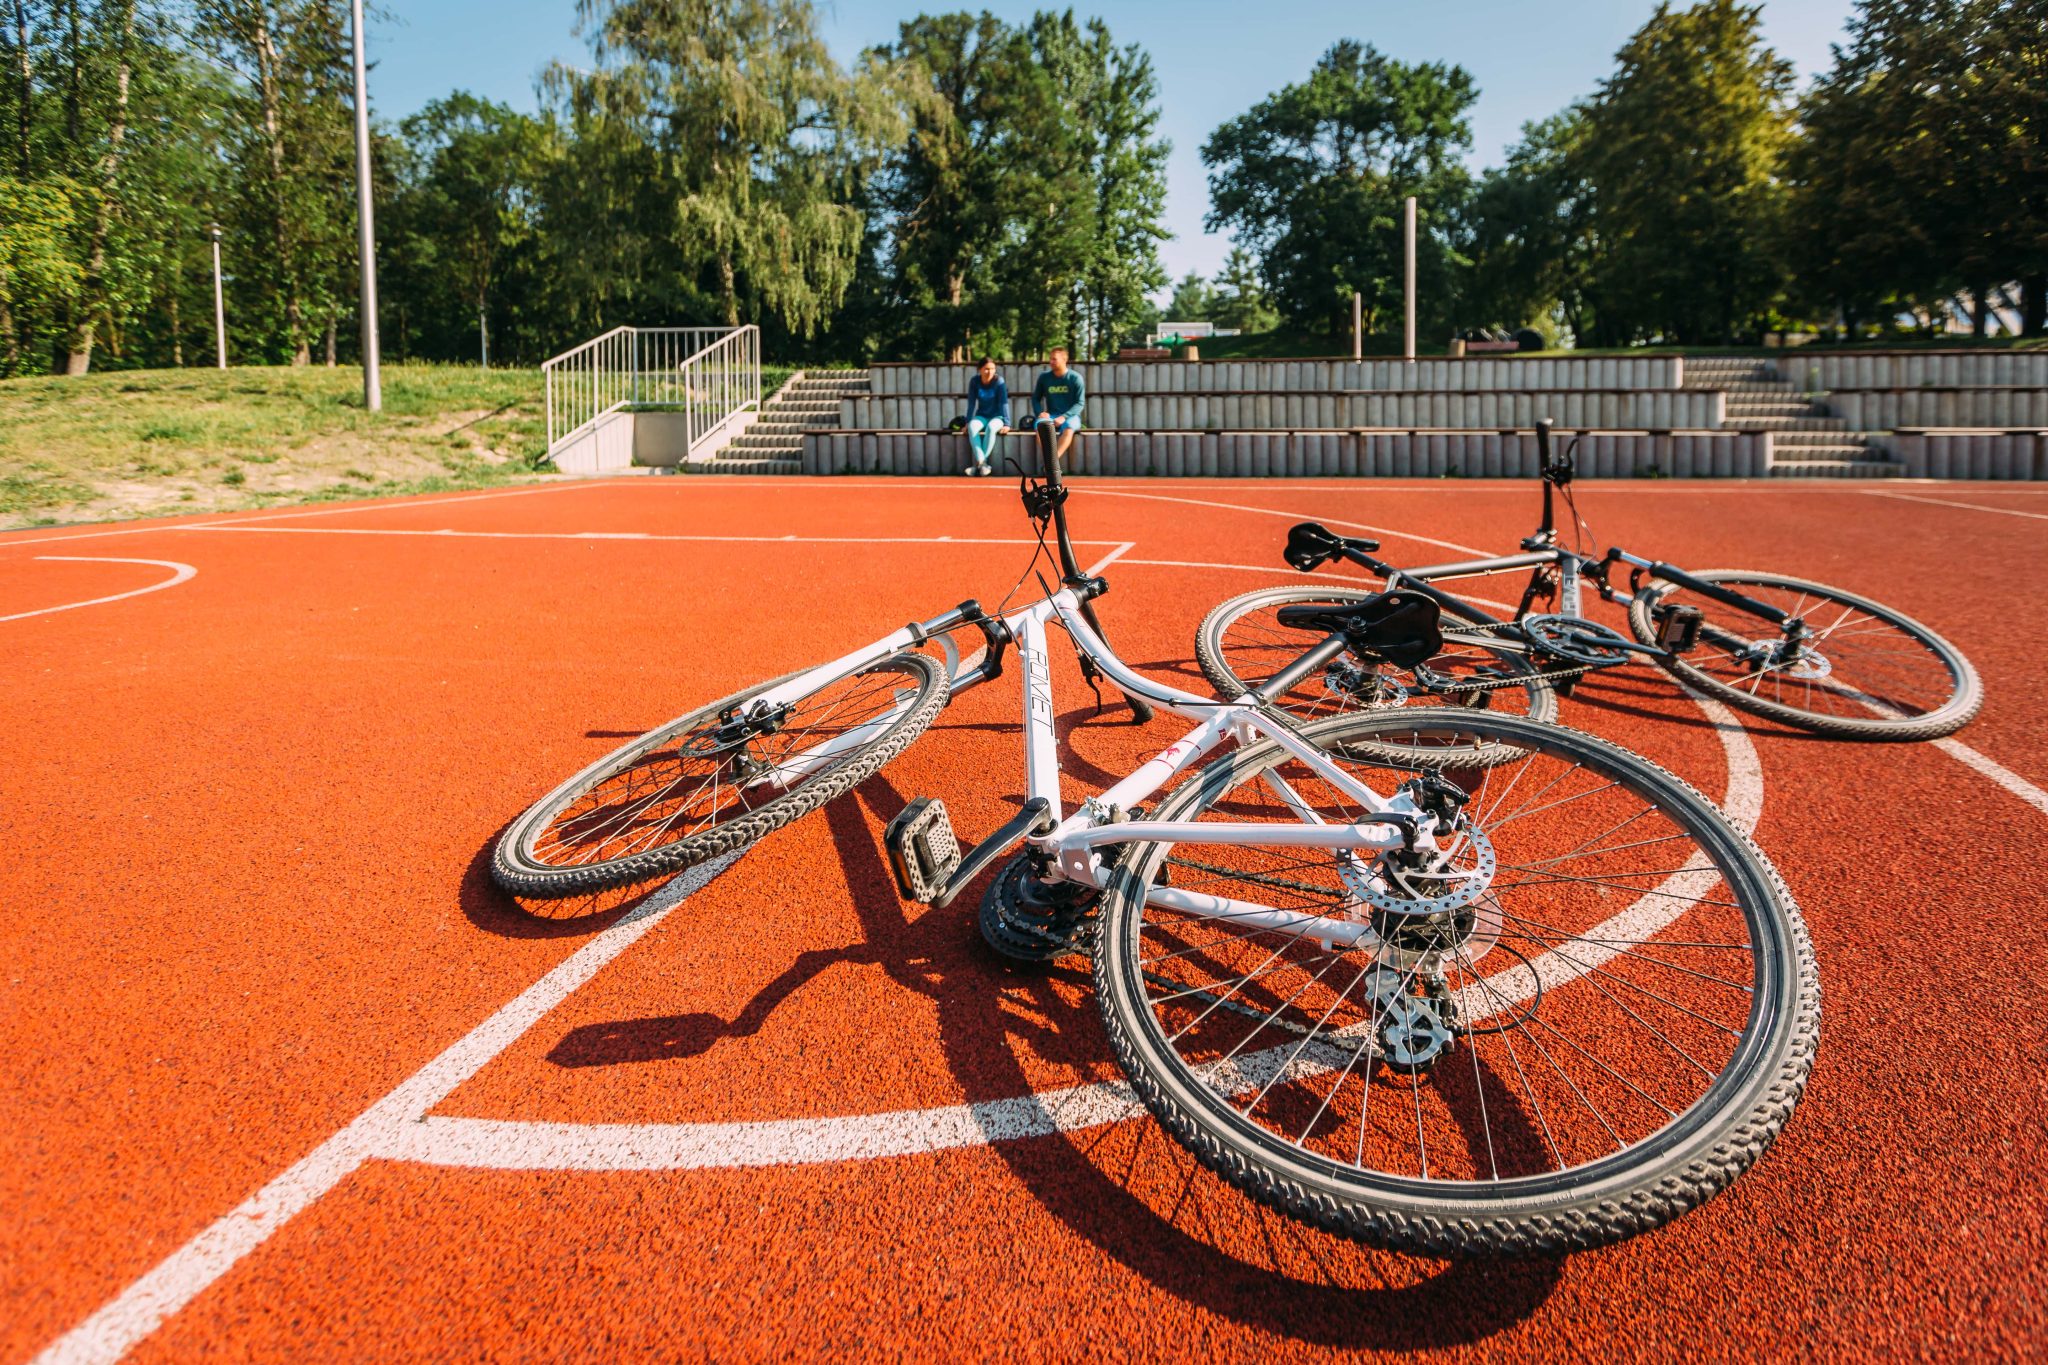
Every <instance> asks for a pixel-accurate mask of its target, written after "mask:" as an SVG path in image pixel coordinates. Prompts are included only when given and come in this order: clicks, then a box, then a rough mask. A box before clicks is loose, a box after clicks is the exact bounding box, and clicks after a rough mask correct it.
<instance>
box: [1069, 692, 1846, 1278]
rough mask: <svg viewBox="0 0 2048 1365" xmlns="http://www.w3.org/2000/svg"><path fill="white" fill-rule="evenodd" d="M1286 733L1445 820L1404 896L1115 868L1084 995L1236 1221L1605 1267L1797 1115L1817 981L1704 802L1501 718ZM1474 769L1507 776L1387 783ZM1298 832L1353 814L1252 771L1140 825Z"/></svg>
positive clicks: (1311, 876) (1363, 873) (1187, 858)
mask: <svg viewBox="0 0 2048 1365" xmlns="http://www.w3.org/2000/svg"><path fill="white" fill-rule="evenodd" d="M1302 733H1303V734H1304V736H1306V737H1308V738H1309V739H1311V740H1312V741H1313V742H1314V743H1316V744H1318V745H1319V746H1321V747H1323V748H1324V749H1325V750H1326V751H1328V752H1331V753H1332V754H1337V755H1341V756H1340V757H1338V759H1337V761H1338V762H1339V764H1340V766H1342V767H1343V768H1344V769H1346V770H1347V771H1348V772H1350V773H1352V774H1354V775H1355V776H1357V777H1358V778H1359V779H1360V780H1361V781H1362V782H1364V784H1365V785H1367V786H1368V787H1370V788H1371V789H1373V790H1375V791H1378V792H1381V793H1383V794H1391V793H1392V792H1394V791H1395V790H1396V789H1398V788H1400V787H1401V786H1402V785H1403V784H1407V783H1414V782H1423V783H1428V782H1431V781H1434V782H1436V783H1437V784H1438V790H1439V791H1445V790H1449V791H1455V792H1459V793H1463V797H1462V799H1457V798H1451V799H1450V800H1449V801H1448V806H1449V807H1450V808H1455V809H1457V810H1458V811H1459V814H1457V815H1456V817H1455V821H1456V831H1455V833H1453V834H1450V835H1447V836H1446V837H1445V839H1444V841H1443V844H1442V847H1443V849H1444V850H1445V851H1444V852H1443V853H1442V854H1440V855H1437V856H1435V857H1433V858H1432V859H1429V860H1425V861H1424V862H1422V863H1420V864H1411V865H1409V866H1407V867H1405V868H1404V867H1403V866H1402V865H1401V863H1400V859H1399V857H1398V855H1394V856H1391V857H1389V858H1387V859H1381V860H1378V861H1377V862H1368V861H1366V860H1365V859H1364V858H1359V857H1354V855H1349V854H1339V853H1337V852H1334V851H1332V852H1324V851H1321V850H1315V849H1309V848H1304V847H1302V846H1299V845H1292V846H1290V845H1289V844H1287V843H1285V842H1281V841H1279V840H1278V839H1276V841H1275V842H1273V843H1271V844H1260V843H1253V844H1229V845H1223V844H1195V843H1189V842H1183V843H1180V844H1178V845H1172V844H1166V843H1138V844H1133V845H1130V846H1128V848H1127V850H1126V852H1125V853H1124V855H1123V856H1122V857H1121V859H1120V860H1119V863H1118V865H1117V869H1116V871H1115V873H1114V874H1113V875H1112V877H1111V878H1110V881H1109V885H1108V888H1107V890H1106V891H1105V893H1104V895H1103V901H1102V911H1101V919H1100V924H1099V929H1098V937H1097V944H1096V955H1095V977H1096V985H1097V989H1098V994H1099V997H1100V1001H1101V1005H1102V1009H1103V1012H1104V1017H1105V1020H1106V1023H1107V1030H1108V1035H1109V1038H1110V1041H1111V1044H1112V1046H1113V1048H1114V1049H1115V1052H1116V1055H1117V1057H1118V1060H1119V1061H1120V1062H1121V1063H1122V1064H1123V1066H1124V1068H1125V1069H1126V1071H1127V1072H1128V1074H1129V1075H1130V1078H1131V1081H1132V1084H1133V1086H1134V1087H1135V1089H1136V1090H1137V1092H1138V1094H1139V1095H1140V1096H1141V1097H1142V1098H1143V1099H1144V1101H1145V1103H1146V1105H1147V1106H1148V1107H1149V1108H1150V1109H1151V1110H1152V1112H1153V1113H1154V1114H1155V1115H1156V1116H1157V1117H1158V1118H1159V1120H1160V1121H1161V1123H1163V1124H1164V1125H1165V1127H1166V1128H1167V1130H1168V1131H1169V1132H1171V1133H1172V1134H1173V1135H1174V1136H1175V1137H1176V1138H1177V1139H1178V1140H1180V1141H1181V1142H1182V1143H1184V1144H1185V1145H1186V1146H1187V1147H1188V1148H1189V1149H1190V1150H1191V1151H1193V1152H1194V1153H1195V1155H1196V1156H1197V1157H1198V1158H1200V1159H1201V1160H1202V1161H1203V1162H1204V1163H1205V1164H1207V1165H1208V1166H1210V1167H1211V1168H1212V1169H1214V1170H1216V1171H1217V1172H1218V1173H1219V1174H1221V1175H1222V1176H1224V1177H1225V1178H1226V1179H1228V1180H1230V1181H1231V1182H1232V1183H1234V1184H1236V1185H1237V1186H1239V1188H1241V1189H1243V1190H1244V1191H1245V1192H1246V1193H1248V1194H1250V1195H1251V1196H1252V1197H1253V1198H1255V1199H1257V1200H1259V1201H1260V1202H1262V1203H1265V1204H1268V1205H1270V1206H1272V1207H1274V1208H1277V1209H1279V1210H1281V1211H1283V1212H1285V1213H1288V1214H1291V1215H1293V1216H1296V1217H1299V1218H1302V1219H1305V1220H1307V1221H1309V1222H1312V1223H1315V1224H1318V1225H1320V1226H1322V1227H1325V1228H1328V1229H1330V1230H1332V1231H1335V1232H1339V1233H1344V1234H1347V1235H1350V1236H1353V1237H1357V1238H1360V1239H1363V1240H1366V1241H1370V1242H1374V1243H1377V1244H1380V1245H1385V1246H1390V1247H1395V1248H1398V1249H1402V1250H1409V1251H1420V1252H1426V1253H1431V1254H1465V1253H1523V1252H1547V1251H1557V1250H1567V1249H1573V1248H1578V1247H1586V1246H1593V1245H1597V1244H1600V1243H1604V1242H1611V1241H1616V1240H1619V1239H1621V1238H1625V1237H1628V1236H1632V1235H1634V1234H1636V1233H1640V1232H1643V1231H1647V1230H1648V1229H1650V1228H1653V1227H1656V1226H1658V1225H1660V1224H1662V1223H1664V1222H1666V1221H1668V1220H1670V1219H1672V1218H1674V1217H1676V1216H1678V1215H1679V1214H1681V1213H1683V1212H1685V1211H1686V1210H1688V1209H1690V1208H1692V1207H1694V1206H1696V1205H1697V1204H1699V1203H1701V1202H1702V1201H1704V1200H1706V1199H1707V1198H1709V1197H1711V1196H1712V1195H1713V1194H1715V1193H1716V1192H1718V1191H1719V1190H1721V1189H1722V1188H1724V1187H1725V1186H1727V1185H1728V1184H1729V1183H1730V1182H1731V1181H1733V1180H1734V1179H1735V1178H1736V1177H1737V1176H1738V1175H1740V1174H1741V1173H1742V1171H1743V1170H1745V1169H1747V1168H1748V1166H1749V1165H1750V1164H1751V1163H1752V1162H1753V1161H1755V1159H1756V1158H1757V1157H1758V1156H1759V1155H1760V1154H1761V1153H1762V1151H1763V1150H1764V1148H1765V1147H1766V1146H1768V1145H1769V1143H1770V1142H1771V1141H1772V1139H1773V1138H1774V1137H1775V1136H1776V1134H1777V1133H1778V1131H1779V1129H1780V1128H1781V1127H1782V1126H1783V1124H1784V1123H1785V1121H1786V1119H1787V1118H1788V1117H1789V1116H1790V1114H1791V1111H1792V1108H1793V1106H1794V1105H1795V1104H1796V1103H1797V1102H1798V1099H1799V1096H1800V1094H1801V1092H1802V1090H1803V1088H1804V1086H1805V1083H1806V1078H1807V1074H1808V1072H1809V1070H1810V1069H1811V1066H1812V1062H1813V1053H1814V1048H1815V1045H1816V1043H1817V1041H1818V1036H1819V1019H1820V994H1819V982H1818V979H1817V977H1816V974H1815V968H1814V961H1813V955H1812V950H1811V948H1810V946H1809V944H1808V942H1807V937H1806V931H1805V927H1804V925H1803V924H1802V923H1801V921H1800V918H1799V914H1798V910H1797V908H1796V907H1795V906H1794V905H1793V903H1792V899H1791V896H1790V894H1789V893H1788V892H1787V891H1786V890H1785V887H1784V885H1783V883H1782V882H1781V881H1779V879H1778V877H1777V874H1776V873H1775V872H1774V871H1773V870H1772V869H1771V867H1770V866H1769V864H1768V863H1766V862H1765V861H1764V859H1763V856H1762V855H1761V854H1760V853H1758V852H1757V851H1756V849H1755V847H1754V846H1753V845H1752V844H1750V843H1749V841H1748V840H1747V839H1746V838H1745V837H1744V836H1743V835H1742V834H1740V833H1739V832H1737V831H1736V830H1734V829H1733V828H1731V827H1730V826H1729V825H1728V823H1727V822H1726V821H1725V820H1724V819H1723V818H1722V817H1721V815H1720V814H1719V813H1718V812H1717V811H1716V810H1715V809H1714V807H1713V806H1712V804H1711V803H1710V802H1708V801H1707V800H1706V798H1704V797H1703V796H1701V795H1700V794H1699V793H1698V792H1696V791H1694V790H1693V789H1692V788H1691V787H1689V786H1687V785H1686V784H1685V783H1683V782H1681V781H1680V780H1678V779H1677V778H1675V777H1673V776H1672V775H1671V774H1669V773H1667V772H1665V771H1664V770H1663V769H1661V768H1658V767H1657V766H1656V765H1654V764H1652V763H1650V762H1648V761H1647V760H1645V759H1642V758H1639V757H1637V756H1635V755H1633V754H1629V753H1627V752H1626V751H1624V750H1621V749H1619V748H1616V747H1615V746H1613V745H1611V744H1608V743H1606V742H1605V741H1602V740H1598V739H1595V738H1593V737H1591V736H1588V735H1584V734H1580V733H1579V732H1577V731H1572V730H1566V729H1562V728H1558V727H1554V726H1546V725H1542V724H1538V723H1535V722H1532V721H1529V720H1527V719H1525V718H1522V717H1512V716H1492V715H1488V714H1486V713H1473V712H1457V711H1446V710H1442V709H1423V708H1415V709H1410V710H1405V711H1387V712H1378V713H1361V714H1355V715H1350V716H1343V717H1338V718H1335V719H1331V720H1327V721H1322V722H1318V723H1315V724H1312V725H1309V726H1306V727H1304V729H1303V731H1302ZM1488 747H1497V748H1505V749H1509V750H1512V751H1513V752H1515V753H1516V754H1517V755H1518V757H1517V758H1515V759H1513V760H1511V761H1508V762H1504V763H1498V764H1494V765H1491V766H1469V765H1462V766H1461V765H1460V764H1459V762H1458V761H1457V760H1447V761H1444V762H1432V763H1419V762H1414V763H1403V762H1399V761H1396V760H1395V759H1393V758H1392V757H1391V755H1393V754H1395V753H1399V752H1403V751H1407V752H1412V753H1422V752H1425V751H1431V750H1432V749H1433V750H1434V751H1435V752H1438V753H1440V754H1457V753H1463V752H1467V751H1470V750H1471V749H1473V748H1488ZM1445 784H1448V786H1446V785H1445ZM1440 804H1443V803H1441V802H1440ZM1302 805H1306V806H1307V807H1308V808H1309V809H1311V810H1313V811H1314V812H1315V813H1316V814H1317V815H1318V816H1319V817H1321V818H1322V819H1324V820H1326V821H1330V822H1333V823H1334V822H1336V821H1338V820H1349V819H1355V818H1356V817H1357V816H1358V815H1359V814H1360V812H1359V810H1358V809H1357V808H1356V807H1355V806H1354V805H1353V804H1352V803H1351V802H1350V801H1349V800H1348V799H1347V798H1345V797H1344V796H1343V795H1342V794H1341V793H1339V791H1338V790H1337V789H1336V788H1335V787H1334V786H1332V785H1331V784H1329V783H1328V782H1327V781H1325V780H1324V779H1322V778H1319V777H1317V776H1316V775H1315V774H1314V773H1313V772H1311V771H1310V770H1309V769H1308V768H1307V767H1306V765H1304V764H1302V763H1300V762H1299V761H1298V760H1295V759H1293V758H1292V757H1290V756H1289V755H1288V754H1287V753H1286V752H1285V751H1284V750H1282V749H1281V748H1280V747H1279V746H1277V745H1276V744H1273V743H1271V742H1266V743H1261V744H1256V745H1253V746H1251V747H1249V748H1247V749H1245V750H1243V751H1240V752H1238V753H1235V754H1231V755H1229V756H1227V757H1225V758H1222V759H1219V760H1217V761H1216V762H1214V763H1212V764H1210V765H1209V766H1208V767H1207V768H1205V769H1203V771H1202V772H1201V774H1200V775H1199V776H1198V777H1197V778H1196V779H1195V780H1193V781H1190V782H1187V783H1185V784H1183V785H1182V786H1181V787H1180V788H1179V789H1177V790H1176V791H1175V792H1174V793H1173V794H1172V795H1171V796H1170V797H1168V798H1167V799H1166V801H1165V802H1164V803H1163V804H1162V806H1161V808H1160V810H1159V811H1158V815H1157V818H1158V819H1160V820H1174V821H1215V820H1223V821H1231V822H1245V821H1250V822H1259V821H1273V822H1276V824H1284V825H1296V824H1299V823H1300V822H1301V820H1302V816H1301V814H1300V813H1299V811H1300V807H1301V806H1302ZM1169 872H1170V874H1171V875H1170V877H1169V876H1168V875H1167V874H1168V873H1169Z"/></svg>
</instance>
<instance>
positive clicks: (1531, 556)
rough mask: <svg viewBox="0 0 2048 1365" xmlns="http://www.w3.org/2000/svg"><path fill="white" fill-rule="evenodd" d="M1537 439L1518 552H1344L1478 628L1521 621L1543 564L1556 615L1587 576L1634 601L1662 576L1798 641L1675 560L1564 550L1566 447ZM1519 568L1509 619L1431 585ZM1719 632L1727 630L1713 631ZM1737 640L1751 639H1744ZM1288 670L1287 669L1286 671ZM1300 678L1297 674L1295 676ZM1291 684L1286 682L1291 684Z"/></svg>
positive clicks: (1788, 619)
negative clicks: (1388, 557) (1537, 521)
mask: <svg viewBox="0 0 2048 1365" xmlns="http://www.w3.org/2000/svg"><path fill="white" fill-rule="evenodd" d="M1536 444H1537V450H1538V452H1539V460H1540V467H1541V471H1542V474H1541V477H1542V480H1543V522H1542V524H1541V525H1540V526H1538V527H1537V528H1536V532H1535V534H1533V535H1531V536H1528V537H1526V538H1525V539H1524V540H1523V541H1522V552H1521V553H1520V554H1512V555H1495V556H1491V557H1489V558H1485V559H1466V560H1456V561H1453V562H1451V563H1447V564H1425V565H1422V566H1420V567H1417V568H1408V569H1404V568H1398V567H1396V566H1395V565H1392V564H1388V563H1385V562H1384V561H1382V560H1379V559H1375V558H1373V557H1372V556H1371V555H1369V554H1366V553H1364V552H1363V551H1361V550H1357V549H1355V548H1351V547H1349V546H1347V547H1346V549H1345V550H1344V558H1346V559H1348V560H1350V561H1351V562H1352V563H1354V564H1357V565H1358V566H1359V567H1361V568H1363V569H1366V570H1368V571H1370V572H1372V573H1375V574H1377V575H1379V576H1380V578H1382V579H1383V580H1385V582H1386V585H1387V587H1388V589H1389V590H1392V589H1395V588H1407V589H1409V590H1411V591H1414V592H1419V593H1422V594H1423V595H1424V596H1426V597H1429V598H1431V599H1432V600H1433V601H1435V602H1436V604H1437V605H1438V606H1440V607H1441V608H1443V610H1444V611H1445V612H1447V613H1449V614H1450V615H1452V616H1455V617H1457V618H1459V619H1460V620H1463V621H1467V622H1470V623H1471V624H1473V625H1476V626H1484V627H1495V626H1503V625H1508V624H1512V623H1513V622H1519V621H1520V620H1521V619H1522V618H1523V617H1525V616H1528V615H1529V614H1530V612H1529V608H1530V607H1531V606H1532V605H1533V604H1534V603H1535V602H1536V601H1537V599H1538V598H1539V597H1543V596H1547V590H1548V589H1549V587H1550V580H1549V579H1548V578H1547V577H1546V573H1545V571H1546V570H1554V571H1555V573H1556V592H1557V599H1558V601H1557V612H1558V614H1559V615H1562V616H1571V617H1576V616H1582V615H1583V614H1584V613H1583V611H1582V607H1583V605H1584V603H1583V593H1584V589H1583V584H1584V583H1585V582H1591V583H1592V584H1593V587H1594V590H1595V591H1596V592H1597V593H1598V594H1599V595H1600V598H1601V600H1602V601H1606V602H1618V603H1620V604H1622V605H1624V606H1626V605H1628V604H1629V603H1631V602H1633V601H1634V600H1635V599H1636V596H1637V594H1638V593H1640V592H1641V591H1642V584H1643V579H1644V577H1645V575H1647V576H1648V577H1650V578H1657V579H1662V580H1664V581H1665V582H1668V583H1675V584H1677V585H1679V586H1681V587H1685V588H1689V589H1691V590H1692V591H1693V592H1696V593H1698V594H1700V595H1701V596H1703V597H1707V598H1711V599H1713V600H1714V601H1717V602H1720V603H1721V604H1722V605H1724V606H1729V607H1734V608H1736V609H1737V610H1739V611H1746V612H1749V613H1751V614H1753V615H1755V616H1758V617H1761V618H1763V619H1764V620H1767V621H1772V622H1774V623H1776V624H1777V625H1779V626H1780V627H1782V628H1783V629H1784V630H1785V633H1786V635H1787V637H1788V638H1789V639H1791V640H1793V641H1795V642H1796V641H1798V640H1799V639H1800V638H1801V637H1802V636H1803V635H1804V634H1805V623H1804V622H1802V621H1799V620H1797V619H1796V618H1794V617H1792V616H1791V615H1790V614H1789V613H1787V612H1784V611H1781V610H1779V609H1778V608H1776V607H1774V606H1772V605H1771V604H1769V603H1768V602H1759V601H1757V600H1756V599H1755V598H1753V597H1747V596H1745V595H1743V594H1742V593H1739V592H1735V591H1734V590H1732V589H1729V588H1725V587H1722V586H1721V585H1720V584H1718V583H1710V582H1707V581H1706V580H1704V579H1700V578H1697V577H1695V576H1693V575H1692V574H1689V573H1687V572H1686V571H1685V570H1683V569H1681V568H1679V567H1677V566H1676V565H1673V564H1666V563H1664V562H1663V561H1661V560H1654V559H1645V558H1643V557H1642V556H1641V555H1635V554H1630V553H1629V552H1628V551H1626V550H1623V549H1621V548H1620V547H1619V546H1614V547H1610V548H1609V549H1608V551H1607V554H1606V556H1605V557H1604V558H1601V559H1594V558H1592V557H1590V556H1588V555H1582V554H1579V553H1578V552H1576V551H1574V550H1568V549H1566V548H1564V547H1563V546H1561V545H1559V544H1558V543H1557V527H1556V518H1555V509H1554V506H1553V503H1552V496H1553V490H1554V489H1556V488H1561V487H1564V486H1566V485H1568V484H1569V483H1570V482H1571V478H1572V465H1571V457H1570V454H1569V452H1567V453H1566V455H1565V456H1564V457H1563V458H1562V459H1560V460H1557V461H1553V460H1552V458H1551V454H1550V422H1549V421H1548V420H1547V419H1546V420H1544V421H1540V422H1538V423H1537V424H1536ZM1617 564H1627V565H1629V566H1630V567H1631V572H1630V575H1629V587H1628V588H1627V589H1626V590H1624V589H1621V588H1618V587H1616V586H1615V585H1614V583H1613V582H1612V578H1611V574H1612V571H1613V569H1614V567H1615V566H1616V565H1617ZM1517 569H1529V570H1532V572H1531V574H1530V576H1529V583H1528V586H1527V587H1525V588H1524V589H1523V591H1522V599H1521V602H1520V603H1519V604H1518V605H1517V606H1516V608H1515V613H1514V616H1513V618H1512V621H1510V620H1507V619H1503V618H1501V617H1498V616H1494V615H1491V614H1489V613H1487V612H1485V611H1483V610H1481V609H1480V608H1478V607H1476V606H1474V605H1473V604H1472V603H1470V602H1467V601H1465V600H1464V599H1463V598H1460V597H1457V596H1455V595H1453V594H1451V593H1448V592H1445V591H1444V590H1443V589H1441V588H1439V587H1436V586H1435V584H1436V583H1437V582H1439V581H1442V580H1445V579H1457V578H1477V577H1482V576H1484V575H1487V574H1496V573H1511V572H1513V571H1515V570H1517ZM1716 634H1725V632H1716ZM1488 643H1489V644H1491V645H1492V646H1493V647H1495V648H1509V649H1512V648H1516V645H1515V643H1514V642H1513V641H1510V640H1505V639H1502V638H1500V637H1498V636H1494V637H1490V638H1489V641H1488ZM1742 643H1745V644H1747V643H1749V642H1747V641H1744V642H1742ZM1614 647H1615V648H1620V649H1627V650H1631V651H1633V652H1636V653H1640V654H1650V655H1658V656H1665V655H1668V653H1669V651H1667V650H1663V649H1660V648H1658V647H1657V646H1655V645H1645V644H1638V643H1635V642H1633V641H1615V642H1614ZM1290 671H1291V670H1290ZM1296 680H1298V675H1297V679H1296ZM1291 685H1292V684H1291V683H1290V686H1291Z"/></svg>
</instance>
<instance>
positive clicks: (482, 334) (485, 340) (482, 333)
mask: <svg viewBox="0 0 2048 1365" xmlns="http://www.w3.org/2000/svg"><path fill="white" fill-rule="evenodd" d="M476 339H477V344H478V345H480V346H482V347H483V351H484V363H483V368H485V369H487V370H488V369H489V368H491V322H490V319H489V318H488V317H487V316H486V315H485V313H484V310H483V309H481V308H479V309H477V310H476Z"/></svg>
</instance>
